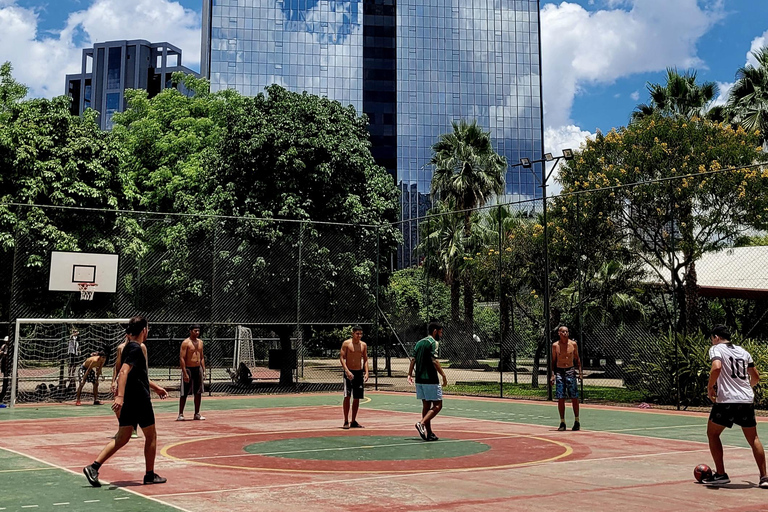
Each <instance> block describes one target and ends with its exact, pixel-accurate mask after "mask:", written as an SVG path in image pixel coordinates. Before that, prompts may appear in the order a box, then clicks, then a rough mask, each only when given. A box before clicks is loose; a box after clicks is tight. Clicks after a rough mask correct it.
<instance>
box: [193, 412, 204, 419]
mask: <svg viewBox="0 0 768 512" xmlns="http://www.w3.org/2000/svg"><path fill="white" fill-rule="evenodd" d="M195 419H196V420H204V419H205V416H202V415H201V414H200V413H197V414H195Z"/></svg>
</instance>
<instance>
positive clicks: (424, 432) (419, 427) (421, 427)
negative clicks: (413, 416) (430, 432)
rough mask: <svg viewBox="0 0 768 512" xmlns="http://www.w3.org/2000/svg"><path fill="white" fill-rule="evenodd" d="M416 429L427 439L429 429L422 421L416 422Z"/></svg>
mask: <svg viewBox="0 0 768 512" xmlns="http://www.w3.org/2000/svg"><path fill="white" fill-rule="evenodd" d="M416 430H418V431H419V435H420V436H421V438H422V439H423V440H425V441H426V440H427V429H426V428H424V425H422V424H421V422H419V423H417V424H416Z"/></svg>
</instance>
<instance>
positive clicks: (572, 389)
mask: <svg viewBox="0 0 768 512" xmlns="http://www.w3.org/2000/svg"><path fill="white" fill-rule="evenodd" d="M568 334H569V333H568V327H566V326H565V325H561V326H560V327H558V328H557V335H558V336H559V338H560V339H559V340H557V341H556V342H555V343H554V344H553V345H552V384H554V385H555V398H557V411H558V412H559V413H560V426H559V427H558V429H557V430H565V429H566V427H565V399H566V398H570V399H571V407H573V415H574V416H575V417H576V418H575V420H574V422H573V427H572V428H571V430H580V429H581V423H579V382H578V379H582V380H583V379H584V373H583V370H582V368H581V359H579V346H578V345H577V344H576V342H575V341H574V340H572V339H570V338H569V337H568ZM577 369H578V373H577V371H576V370H577Z"/></svg>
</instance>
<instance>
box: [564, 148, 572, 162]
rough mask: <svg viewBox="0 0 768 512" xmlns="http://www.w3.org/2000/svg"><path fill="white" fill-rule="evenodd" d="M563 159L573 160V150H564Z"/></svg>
mask: <svg viewBox="0 0 768 512" xmlns="http://www.w3.org/2000/svg"><path fill="white" fill-rule="evenodd" d="M563 158H565V159H566V160H573V150H572V149H564V150H563Z"/></svg>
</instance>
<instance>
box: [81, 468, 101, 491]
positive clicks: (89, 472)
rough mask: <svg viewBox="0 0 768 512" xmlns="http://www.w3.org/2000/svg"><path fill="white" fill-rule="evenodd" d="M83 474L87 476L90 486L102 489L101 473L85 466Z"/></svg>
mask: <svg viewBox="0 0 768 512" xmlns="http://www.w3.org/2000/svg"><path fill="white" fill-rule="evenodd" d="M83 473H84V474H85V478H87V479H88V483H89V484H91V485H92V486H94V487H101V482H99V472H98V471H96V470H95V469H94V468H93V466H85V467H84V468H83Z"/></svg>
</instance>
